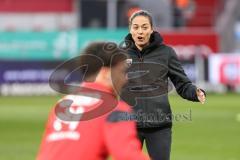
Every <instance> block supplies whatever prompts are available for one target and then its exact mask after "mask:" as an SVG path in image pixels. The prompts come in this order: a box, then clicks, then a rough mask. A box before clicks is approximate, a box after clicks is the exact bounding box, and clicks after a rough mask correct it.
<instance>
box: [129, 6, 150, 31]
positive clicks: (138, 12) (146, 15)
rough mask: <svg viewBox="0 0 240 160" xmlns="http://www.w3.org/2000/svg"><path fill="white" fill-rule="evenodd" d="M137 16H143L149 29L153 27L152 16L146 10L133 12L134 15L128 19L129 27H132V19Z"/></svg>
mask: <svg viewBox="0 0 240 160" xmlns="http://www.w3.org/2000/svg"><path fill="white" fill-rule="evenodd" d="M137 16H144V17H146V18H148V20H149V22H150V25H151V27H153V18H152V15H151V13H149V12H148V11H146V10H139V11H136V12H134V13H133V14H132V15H131V17H130V18H129V26H131V25H132V21H133V19H134V18H136V17H137Z"/></svg>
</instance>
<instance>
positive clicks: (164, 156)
mask: <svg viewBox="0 0 240 160" xmlns="http://www.w3.org/2000/svg"><path fill="white" fill-rule="evenodd" d="M138 138H139V139H140V141H141V143H142V145H143V142H144V140H145V142H146V147H147V150H148V154H149V156H150V157H151V159H152V160H170V152H171V143H172V129H171V128H164V129H162V128H138Z"/></svg>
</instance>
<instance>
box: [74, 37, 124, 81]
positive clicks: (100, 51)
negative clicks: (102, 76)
mask: <svg viewBox="0 0 240 160" xmlns="http://www.w3.org/2000/svg"><path fill="white" fill-rule="evenodd" d="M127 57H128V56H127V54H126V51H124V50H122V49H119V48H118V47H117V44H116V43H113V42H92V43H90V44H89V45H88V46H87V47H86V48H85V49H84V50H83V52H82V53H81V56H80V60H79V65H80V66H84V65H86V64H87V72H86V73H85V78H88V77H89V76H92V75H94V74H96V73H98V72H99V71H100V69H101V68H102V67H107V68H110V67H114V66H116V65H117V64H118V63H119V62H122V61H124V60H126V59H127Z"/></svg>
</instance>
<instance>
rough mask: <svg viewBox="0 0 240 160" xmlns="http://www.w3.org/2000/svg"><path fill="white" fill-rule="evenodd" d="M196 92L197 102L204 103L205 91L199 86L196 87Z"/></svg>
mask: <svg viewBox="0 0 240 160" xmlns="http://www.w3.org/2000/svg"><path fill="white" fill-rule="evenodd" d="M196 92H197V97H198V100H199V102H201V103H202V104H204V103H205V101H206V96H205V93H204V92H203V91H202V90H201V89H200V88H197V91H196Z"/></svg>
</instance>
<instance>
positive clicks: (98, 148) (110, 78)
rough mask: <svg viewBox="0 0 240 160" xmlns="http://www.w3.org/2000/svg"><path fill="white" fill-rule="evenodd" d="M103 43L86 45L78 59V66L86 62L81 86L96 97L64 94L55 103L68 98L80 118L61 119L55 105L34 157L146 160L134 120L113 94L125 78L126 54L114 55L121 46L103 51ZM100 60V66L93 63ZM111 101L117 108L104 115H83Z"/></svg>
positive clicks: (124, 81)
mask: <svg viewBox="0 0 240 160" xmlns="http://www.w3.org/2000/svg"><path fill="white" fill-rule="evenodd" d="M105 45H106V43H104V42H95V43H92V44H90V45H88V46H87V48H86V49H85V51H84V52H83V53H82V54H81V55H83V56H82V57H81V58H80V66H83V65H85V64H86V62H87V64H88V70H87V72H86V73H85V82H83V83H82V84H81V86H82V87H85V88H88V89H90V90H91V89H92V90H95V91H96V92H94V91H93V92H91V95H93V94H95V96H94V97H93V96H92V97H91V96H88V95H87V94H88V93H87V92H86V95H67V96H65V97H64V98H63V99H61V100H60V101H59V102H58V105H59V104H61V102H62V101H63V100H71V101H72V102H73V103H72V104H71V106H70V108H69V110H70V112H72V113H83V114H82V116H80V117H79V118H80V120H79V121H76V120H75V121H68V120H64V119H61V118H59V117H58V116H57V115H56V114H57V112H56V107H57V106H58V105H56V106H55V110H53V111H52V112H51V113H50V116H49V119H48V122H47V126H46V130H45V134H44V137H43V139H42V143H41V146H40V150H39V153H38V155H37V160H67V159H69V160H103V159H106V158H107V157H108V156H109V155H111V156H112V158H113V159H115V160H145V159H147V158H146V156H145V155H144V154H143V153H142V152H141V144H140V142H139V141H138V139H137V133H136V126H135V122H134V121H131V120H130V119H128V118H129V117H128V115H131V110H130V107H129V106H128V105H127V104H126V103H124V102H123V101H119V100H118V99H117V95H116V93H117V92H119V91H120V90H121V88H122V87H123V85H124V84H125V83H126V81H127V78H126V70H127V68H128V66H127V65H126V58H127V56H126V55H125V54H117V55H116V57H115V58H113V57H114V56H113V55H115V53H116V52H120V49H115V50H114V51H111V50H110V51H109V50H108V51H106V50H104V46H105ZM93 57H95V59H94V58H93ZM99 60H101V61H102V62H103V65H102V66H101V65H98V63H96V62H97V61H99ZM116 75H117V77H114V76H116ZM106 93H107V94H106ZM89 95H90V94H89ZM104 97H105V98H104ZM106 97H107V99H106ZM114 103H115V104H116V107H114V109H113V110H111V111H110V112H108V113H106V114H103V115H101V116H96V117H94V116H93V114H92V115H91V114H89V115H90V116H93V117H92V118H90V119H89V120H87V119H88V118H89V117H86V116H85V117H84V114H85V113H91V110H94V109H96V108H97V109H100V110H99V112H101V111H103V110H104V108H105V107H106V108H107V107H108V106H111V105H113V104H114ZM102 104H104V105H102ZM98 107H99V108H98ZM101 107H102V108H101ZM101 109H102V110H101ZM97 114H98V113H96V115H97ZM127 117H128V118H127ZM82 118H85V119H86V120H82Z"/></svg>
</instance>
